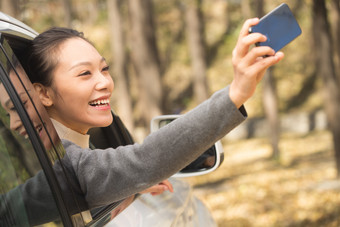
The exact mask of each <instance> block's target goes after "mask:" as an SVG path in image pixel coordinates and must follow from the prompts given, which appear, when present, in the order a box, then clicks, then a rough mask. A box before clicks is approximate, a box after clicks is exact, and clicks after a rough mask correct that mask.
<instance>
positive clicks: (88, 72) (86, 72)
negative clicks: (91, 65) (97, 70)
mask: <svg viewBox="0 0 340 227" xmlns="http://www.w3.org/2000/svg"><path fill="white" fill-rule="evenodd" d="M87 75H91V72H90V71H85V72H82V73H80V74H79V76H87Z"/></svg>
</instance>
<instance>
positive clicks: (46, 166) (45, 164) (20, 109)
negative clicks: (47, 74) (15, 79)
mask: <svg viewBox="0 0 340 227" xmlns="http://www.w3.org/2000/svg"><path fill="white" fill-rule="evenodd" d="M4 38H5V37H4V35H3V34H2V33H0V51H1V54H4V56H5V57H6V61H7V62H8V63H9V65H10V67H11V68H13V69H14V67H13V64H12V61H11V60H10V58H9V56H8V53H7V51H6V50H5V49H4V47H3V45H2V43H3V39H4ZM0 81H1V82H2V84H3V85H4V88H5V89H6V91H7V93H8V95H9V97H10V99H11V101H12V103H13V105H14V107H15V108H16V110H17V113H18V115H19V116H20V119H21V121H22V124H23V125H24V127H25V129H26V132H27V134H28V136H29V139H30V141H31V144H32V147H33V149H34V151H35V154H36V156H37V158H38V160H39V162H40V164H41V167H42V170H43V171H44V174H45V176H46V179H47V182H48V184H49V185H50V188H51V192H52V194H53V197H54V199H55V202H56V206H57V208H58V211H59V214H60V218H61V221H62V222H63V224H64V226H73V221H72V218H71V214H70V212H69V211H68V208H67V207H66V204H65V202H64V198H63V193H62V190H61V188H60V185H59V182H58V180H57V177H56V175H55V173H54V170H53V168H52V163H51V161H50V158H49V157H48V154H47V152H46V149H45V147H44V145H43V144H42V141H41V140H40V138H39V135H38V134H37V131H36V130H35V128H34V126H33V124H32V121H31V119H30V118H29V115H28V113H27V111H26V109H25V107H24V105H23V103H22V102H21V99H20V97H19V95H18V93H17V91H16V89H15V87H14V86H13V84H12V82H11V81H10V78H9V75H8V73H7V72H6V70H5V67H4V66H3V65H2V62H1V61H0Z"/></svg>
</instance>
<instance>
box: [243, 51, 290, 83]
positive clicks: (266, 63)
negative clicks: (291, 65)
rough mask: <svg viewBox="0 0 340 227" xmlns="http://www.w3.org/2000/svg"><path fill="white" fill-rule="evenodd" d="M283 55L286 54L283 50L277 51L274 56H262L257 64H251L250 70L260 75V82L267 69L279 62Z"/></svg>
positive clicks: (258, 79)
mask: <svg viewBox="0 0 340 227" xmlns="http://www.w3.org/2000/svg"><path fill="white" fill-rule="evenodd" d="M283 57H284V54H283V53H282V52H277V53H276V54H275V55H273V56H269V57H266V58H262V59H261V60H259V61H257V62H256V63H255V64H253V65H252V66H250V67H249V68H248V70H249V71H252V72H254V73H257V74H258V75H260V77H258V78H257V82H259V81H260V80H261V79H262V76H263V74H264V72H265V70H266V69H268V68H269V67H270V66H273V65H275V64H276V63H278V62H279V61H280V60H281V59H282V58H283Z"/></svg>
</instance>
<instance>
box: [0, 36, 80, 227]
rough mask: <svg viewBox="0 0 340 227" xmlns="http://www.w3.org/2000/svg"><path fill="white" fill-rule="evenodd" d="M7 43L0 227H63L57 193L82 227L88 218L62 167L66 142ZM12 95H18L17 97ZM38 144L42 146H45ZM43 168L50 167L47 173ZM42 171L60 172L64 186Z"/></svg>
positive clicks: (0, 59)
mask: <svg viewBox="0 0 340 227" xmlns="http://www.w3.org/2000/svg"><path fill="white" fill-rule="evenodd" d="M1 44H2V46H1V50H0V64H1V68H0V69H1V70H0V73H1V75H0V76H1V82H2V83H1V84H0V101H1V102H0V119H1V121H0V127H1V128H0V130H1V133H0V146H1V148H0V149H1V151H0V158H1V161H0V185H1V186H0V194H1V199H0V220H1V221H3V222H4V223H1V221H0V226H13V225H16V226H27V225H28V224H29V225H36V224H39V225H40V224H46V223H50V222H52V223H54V225H52V226H55V225H57V226H58V225H61V221H60V214H59V210H58V209H57V205H56V200H55V198H56V197H55V195H56V194H55V193H52V191H53V192H59V193H60V191H61V193H62V194H61V196H62V197H63V198H62V199H60V198H59V197H58V198H59V200H58V201H60V200H63V201H65V204H66V206H67V208H68V210H67V212H69V215H70V216H71V215H72V221H73V223H74V224H76V225H80V226H82V225H84V222H85V219H84V218H83V215H81V214H80V210H79V206H78V204H77V202H76V199H75V198H74V196H73V195H74V194H73V191H72V189H71V186H70V184H69V183H70V179H69V178H68V177H66V176H67V175H66V173H65V171H64V170H65V168H64V167H63V166H62V165H61V160H62V158H63V156H64V154H65V150H64V148H63V146H62V144H61V141H60V139H59V137H58V135H57V133H56V131H55V129H54V127H53V125H52V122H51V120H50V118H49V117H48V114H47V112H46V110H45V108H44V106H43V105H42V104H41V102H40V99H39V97H38V96H37V95H36V93H35V91H34V87H33V85H32V84H31V83H30V81H29V79H28V77H27V75H26V73H25V71H24V70H23V68H22V66H21V65H20V63H19V62H18V60H17V58H16V57H15V55H14V54H13V52H12V50H11V48H10V47H9V45H8V44H7V42H6V40H4V39H2V40H1ZM4 77H7V78H9V79H10V82H11V84H12V85H13V87H14V89H15V90H16V93H17V94H18V96H19V99H16V100H15V98H13V97H16V96H15V95H13V94H12V93H13V91H12V90H11V88H10V86H9V85H8V84H7V86H5V83H4V82H5V81H6V78H4ZM8 91H11V92H12V93H11V95H9V93H8ZM22 107H23V108H22ZM20 111H21V112H20ZM23 116H28V117H29V120H27V119H26V121H25V119H23ZM24 123H25V124H24ZM6 136H7V137H6ZM32 139H34V140H32ZM32 141H35V143H37V142H36V141H38V143H39V141H40V143H39V144H40V146H37V145H35V144H34V142H32ZM34 145H35V146H34ZM41 145H42V146H41ZM37 147H38V148H39V149H37ZM37 154H39V155H43V156H44V155H47V156H48V158H49V159H48V160H49V162H47V163H44V162H39V160H38V158H37V157H40V156H37ZM2 156H3V157H4V158H2ZM44 157H45V156H44ZM45 160H46V159H45ZM41 163H44V166H43V168H42V166H41ZM51 167H52V168H51ZM42 169H44V171H46V170H49V171H51V170H52V171H54V173H55V176H56V178H57V180H58V183H59V184H58V183H54V185H55V186H56V187H54V188H53V190H51V188H50V184H49V183H50V182H56V181H55V180H53V179H52V180H51V177H48V178H47V177H46V175H45V172H44V171H43V170H42ZM59 195H60V194H59ZM59 204H61V203H59ZM65 204H62V205H65ZM83 207H84V206H83ZM65 210H66V209H65ZM63 211H64V210H63ZM48 226H51V225H48Z"/></svg>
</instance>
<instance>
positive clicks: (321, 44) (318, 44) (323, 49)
mask: <svg viewBox="0 0 340 227" xmlns="http://www.w3.org/2000/svg"><path fill="white" fill-rule="evenodd" d="M312 18H313V19H312V21H313V29H312V30H313V38H314V48H315V52H316V53H317V54H316V56H315V57H316V58H315V66H316V70H317V74H318V75H320V76H321V78H322V81H323V88H322V90H323V97H324V108H325V112H326V116H327V121H328V125H329V128H330V131H331V132H332V136H333V145H334V152H335V160H336V167H337V171H338V178H339V177H340V140H339V138H340V86H339V80H338V77H337V76H336V73H335V67H334V61H333V54H334V52H333V43H332V36H331V32H330V25H329V23H328V19H327V9H326V5H325V1H323V0H313V16H312Z"/></svg>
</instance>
